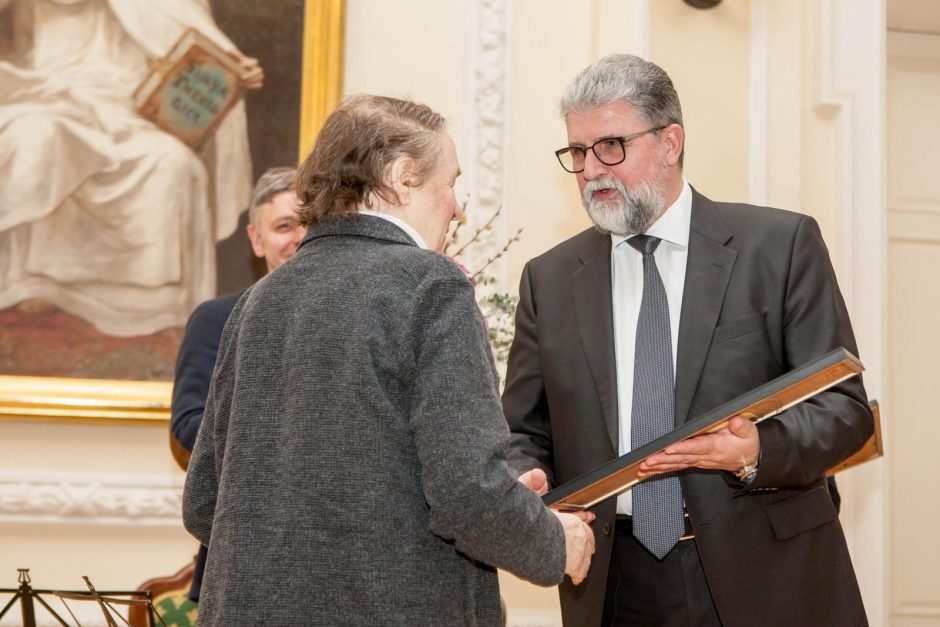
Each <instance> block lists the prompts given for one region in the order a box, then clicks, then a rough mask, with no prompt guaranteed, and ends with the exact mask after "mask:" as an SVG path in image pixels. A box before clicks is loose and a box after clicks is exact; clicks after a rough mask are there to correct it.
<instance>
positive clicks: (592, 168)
mask: <svg viewBox="0 0 940 627" xmlns="http://www.w3.org/2000/svg"><path fill="white" fill-rule="evenodd" d="M609 171H610V170H609V168H608V166H606V165H604V164H603V163H602V162H601V160H600V159H598V158H597V155H595V154H594V151H593V150H588V151H587V154H585V155H584V172H583V173H582V175H583V176H584V178H585V180H588V181H593V180H594V179H596V178H598V177H599V176H604V175H605V174H607V173H608V172H609Z"/></svg>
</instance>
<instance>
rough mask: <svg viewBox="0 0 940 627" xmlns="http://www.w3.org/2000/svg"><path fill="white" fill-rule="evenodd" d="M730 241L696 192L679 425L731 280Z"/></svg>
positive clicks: (682, 325)
mask: <svg viewBox="0 0 940 627" xmlns="http://www.w3.org/2000/svg"><path fill="white" fill-rule="evenodd" d="M730 240H731V232H730V231H729V230H728V229H727V228H726V227H725V225H724V223H723V222H722V220H721V215H720V214H719V213H718V211H717V210H716V208H715V207H714V205H713V203H712V202H711V201H710V200H708V199H707V198H705V197H704V196H702V195H701V194H699V193H698V192H696V191H695V190H694V189H693V190H692V224H691V229H690V232H689V257H688V262H687V265H686V271H685V287H684V289H683V295H682V313H681V314H680V319H679V343H678V350H677V353H678V355H677V357H676V364H677V366H676V426H680V425H682V424H684V423H685V422H686V421H687V420H688V418H689V416H688V412H689V407H690V406H691V404H692V397H693V396H694V395H695V389H696V387H697V386H698V382H699V379H700V378H701V375H702V368H703V367H704V365H705V357H706V356H707V355H708V349H709V347H710V346H711V341H712V334H713V333H714V331H715V326H716V324H717V323H718V314H719V313H720V312H721V305H722V302H723V301H724V298H725V291H726V290H727V289H728V282H729V281H730V280H731V271H732V269H733V268H734V262H735V259H736V258H737V255H738V254H737V252H736V251H734V250H732V249H731V248H728V247H726V246H725V244H727V243H728V242H729V241H730Z"/></svg>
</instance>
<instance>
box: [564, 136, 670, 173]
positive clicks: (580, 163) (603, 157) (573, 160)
mask: <svg viewBox="0 0 940 627" xmlns="http://www.w3.org/2000/svg"><path fill="white" fill-rule="evenodd" d="M664 128H666V127H665V126H657V127H655V128H648V129H646V130H645V131H640V132H639V133H634V134H633V135H627V136H626V137H605V138H604V139H599V140H597V141H596V142H594V143H593V144H592V145H590V146H565V147H564V148H561V149H559V150H556V151H555V156H556V157H558V163H560V164H561V167H563V168H564V169H565V170H566V171H568V172H571V173H572V174H577V173H578V172H584V160H585V159H586V158H587V151H588V150H593V151H594V156H595V157H597V160H598V161H600V162H601V163H603V164H604V165H617V164H618V163H623V160H624V159H626V158H627V149H626V145H627V144H629V143H630V142H632V141H633V140H634V139H637V138H638V137H643V136H644V135H646V134H647V133H655V132H657V131H661V130H663V129H664Z"/></svg>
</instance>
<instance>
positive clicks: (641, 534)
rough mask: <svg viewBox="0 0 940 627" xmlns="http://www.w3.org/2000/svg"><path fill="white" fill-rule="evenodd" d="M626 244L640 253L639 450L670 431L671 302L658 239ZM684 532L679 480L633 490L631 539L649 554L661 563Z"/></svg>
mask: <svg viewBox="0 0 940 627" xmlns="http://www.w3.org/2000/svg"><path fill="white" fill-rule="evenodd" d="M627 242H628V243H629V244H630V245H631V246H633V247H634V248H635V249H637V250H638V251H640V252H641V253H643V301H642V303H641V304H640V317H639V320H638V321H637V325H636V356H635V358H634V361H633V413H632V415H631V418H630V425H631V427H630V438H631V439H630V442H631V444H630V445H631V448H633V449H637V448H639V447H641V446H643V445H644V444H647V443H648V442H651V441H653V440H655V439H656V438H658V437H660V436H663V435H665V434H667V433H669V432H670V431H672V429H673V425H674V424H675V383H674V377H673V370H672V331H671V329H670V327H669V303H668V301H667V300H666V289H665V287H663V281H662V278H661V277H660V276H659V270H658V269H657V268H656V259H655V258H654V257H653V252H654V251H655V250H656V247H657V246H659V242H660V239H659V238H657V237H650V236H648V235H637V236H635V237H632V238H630V239H629V240H627ZM683 528H684V524H683V520H682V488H681V486H680V485H679V479H678V477H676V476H674V475H671V474H667V475H655V476H653V477H651V478H649V479H647V480H645V481H643V482H641V483H639V484H637V485H635V486H634V487H633V535H634V536H636V539H637V540H639V541H640V542H642V543H643V546H645V547H646V548H647V549H649V550H650V552H651V553H652V554H653V555H655V556H656V557H658V558H659V559H663V558H664V557H665V556H666V554H667V553H669V551H670V550H672V547H674V546H675V545H676V543H677V542H678V541H679V538H680V537H681V536H682V531H683Z"/></svg>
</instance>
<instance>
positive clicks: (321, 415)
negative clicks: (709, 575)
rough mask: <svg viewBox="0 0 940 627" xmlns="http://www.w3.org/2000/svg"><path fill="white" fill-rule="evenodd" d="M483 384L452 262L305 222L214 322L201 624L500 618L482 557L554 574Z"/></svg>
mask: <svg viewBox="0 0 940 627" xmlns="http://www.w3.org/2000/svg"><path fill="white" fill-rule="evenodd" d="M497 381H498V378H497V375H496V369H495V367H494V366H493V358H492V354H491V352H490V348H489V344H488V342H487V339H486V331H485V329H484V325H483V320H482V318H481V316H480V312H479V309H478V307H477V305H476V300H475V295H474V290H473V286H472V285H471V284H470V282H469V281H468V280H467V278H466V277H465V276H464V274H463V272H462V271H461V270H460V268H459V267H457V265H456V264H455V263H454V262H453V261H452V260H450V259H447V258H446V257H444V256H442V255H438V254H436V253H433V252H430V251H426V250H421V249H419V248H418V247H417V246H415V245H414V242H412V241H411V240H410V239H409V238H408V236H407V235H405V233H404V232H403V231H402V230H400V229H399V228H398V227H396V226H394V225H393V224H391V223H390V222H388V221H386V220H383V219H381V218H377V217H374V216H359V217H357V218H348V219H341V218H327V219H324V220H322V221H320V222H318V223H317V224H316V225H314V226H313V227H312V228H311V229H310V230H309V231H308V233H307V236H306V237H305V239H304V240H303V242H302V243H301V245H300V248H299V249H298V250H297V254H296V255H294V256H293V257H292V258H291V259H290V260H289V261H287V262H286V263H285V264H284V265H282V266H280V267H279V268H277V269H276V270H274V271H273V272H271V273H270V274H268V275H267V276H266V277H265V278H263V279H261V280H260V281H258V282H257V283H255V284H254V285H253V286H252V287H250V288H249V289H248V292H247V293H246V294H245V296H244V297H243V298H242V299H241V300H240V301H239V303H238V304H237V305H236V306H235V309H234V311H233V312H232V315H231V318H230V320H229V322H228V324H227V325H226V328H225V331H224V333H223V337H222V348H221V350H220V352H219V358H218V363H217V365H216V369H215V374H214V377H213V380H212V387H211V389H210V392H209V400H208V403H207V405H206V413H205V416H204V418H203V424H202V427H201V428H200V429H199V435H198V436H197V438H196V446H195V448H194V449H193V456H192V460H191V462H190V466H189V472H188V473H187V476H186V487H185V489H184V491H183V522H184V523H185V524H186V527H187V529H189V531H190V532H191V533H193V535H195V536H196V537H197V538H198V539H199V540H200V541H202V542H203V543H206V544H208V545H209V561H208V563H207V564H206V574H205V580H204V582H203V589H202V594H201V598H200V603H199V614H200V616H199V619H200V624H201V625H203V624H205V625H214V624H226V625H228V624H235V625H253V624H259V625H260V624H264V625H373V624H376V625H408V626H411V625H427V624H436V625H477V624H478V625H498V624H499V622H500V604H499V590H498V582H497V577H496V572H495V570H494V569H493V568H491V567H492V566H495V567H499V568H505V569H506V570H509V571H511V572H515V573H516V574H517V575H519V576H521V577H524V578H527V579H529V580H532V581H536V582H540V583H542V584H543V585H549V584H555V583H557V582H559V581H561V579H562V577H563V573H564V565H565V549H564V547H565V540H564V531H563V529H562V526H561V524H560V523H559V522H558V519H557V518H556V517H555V516H554V515H553V514H552V513H551V512H549V511H548V510H547V509H546V508H545V507H544V506H543V505H542V503H541V501H540V499H539V498H538V497H536V496H535V495H534V494H532V492H531V491H529V490H528V489H526V488H525V487H524V486H522V484H520V483H519V482H518V481H516V480H515V477H514V476H513V475H512V473H511V472H510V470H509V467H508V466H507V463H506V458H505V451H506V448H507V447H508V443H509V429H508V428H507V427H506V422H505V420H504V419H503V415H502V412H501V411H500V407H499V395H498V385H497ZM477 560H478V561H477ZM487 564H488V565H489V566H486V565H487Z"/></svg>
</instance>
